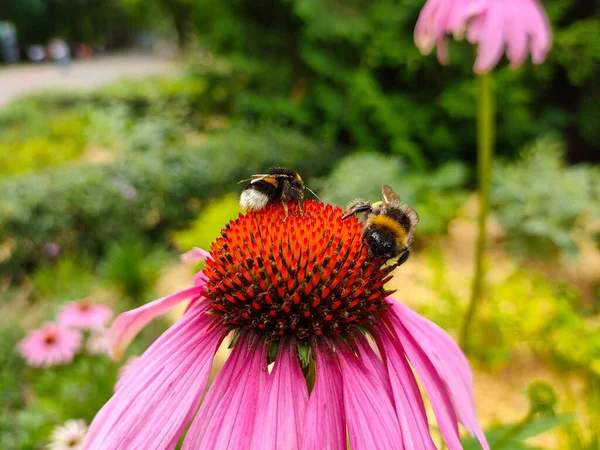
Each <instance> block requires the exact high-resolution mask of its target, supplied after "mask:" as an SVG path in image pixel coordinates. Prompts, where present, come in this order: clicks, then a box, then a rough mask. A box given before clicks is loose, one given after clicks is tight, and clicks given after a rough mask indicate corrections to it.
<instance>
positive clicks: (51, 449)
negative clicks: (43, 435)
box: [46, 419, 87, 450]
mask: <svg viewBox="0 0 600 450" xmlns="http://www.w3.org/2000/svg"><path fill="white" fill-rule="evenodd" d="M85 433H87V425H86V424H85V421H84V420H81V419H80V420H75V419H71V420H67V422H65V424H64V425H61V426H59V427H56V428H55V429H54V430H53V431H52V436H51V437H50V443H49V444H48V446H47V447H46V448H47V449H48V450H80V449H81V448H82V445H83V440H84V438H85Z"/></svg>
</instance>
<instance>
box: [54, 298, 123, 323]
mask: <svg viewBox="0 0 600 450" xmlns="http://www.w3.org/2000/svg"><path fill="white" fill-rule="evenodd" d="M111 317H112V310H111V309H110V308H109V307H108V306H104V305H98V304H96V303H94V302H93V301H92V300H90V299H88V298H84V299H81V300H77V301H75V302H70V303H67V304H66V305H65V306H63V309H62V311H61V313H60V315H59V318H58V322H59V323H60V324H61V325H63V326H67V327H75V328H81V329H84V330H89V329H94V328H96V329H101V328H104V327H105V326H106V325H107V323H108V321H109V320H110V319H111Z"/></svg>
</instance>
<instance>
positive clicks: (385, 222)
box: [367, 214, 408, 245]
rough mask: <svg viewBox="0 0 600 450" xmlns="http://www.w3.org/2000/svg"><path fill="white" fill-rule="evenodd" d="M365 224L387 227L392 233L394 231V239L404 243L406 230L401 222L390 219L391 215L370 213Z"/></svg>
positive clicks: (406, 235)
mask: <svg viewBox="0 0 600 450" xmlns="http://www.w3.org/2000/svg"><path fill="white" fill-rule="evenodd" d="M367 225H368V226H370V225H379V226H380V227H384V228H387V229H389V230H390V231H392V233H394V236H396V239H397V240H398V242H400V244H402V245H406V239H407V237H408V234H407V233H406V230H405V229H404V227H403V226H402V225H401V224H399V223H398V222H397V221H396V220H394V219H392V218H391V217H389V216H385V215H383V214H381V215H378V216H375V215H372V216H370V217H369V220H368V222H367Z"/></svg>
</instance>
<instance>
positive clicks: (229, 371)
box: [182, 335, 268, 450]
mask: <svg viewBox="0 0 600 450" xmlns="http://www.w3.org/2000/svg"><path fill="white" fill-rule="evenodd" d="M266 351H267V346H266V343H265V341H264V339H262V338H261V337H258V336H255V335H247V336H242V337H240V339H239V340H238V342H237V343H236V345H235V347H234V349H233V352H232V353H231V356H230V357H229V359H228V360H227V362H226V363H225V365H224V366H223V368H222V369H221V371H220V372H219V374H218V375H217V378H216V379H215V381H214V383H213V385H212V386H211V388H210V390H209V391H208V394H207V395H206V398H205V399H204V402H203V403H202V406H201V407H200V410H199V411H198V414H197V415H196V417H195V418H194V421H193V422H192V425H191V426H190V428H189V430H188V432H187V435H186V437H185V440H184V442H183V447H182V449H183V450H238V449H247V448H250V443H251V440H252V434H253V431H254V422H255V419H256V417H257V416H256V411H257V407H258V400H259V399H260V398H262V396H263V395H264V389H265V384H266V380H267V375H268V368H267V355H266Z"/></svg>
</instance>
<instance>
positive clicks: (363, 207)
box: [342, 201, 373, 220]
mask: <svg viewBox="0 0 600 450" xmlns="http://www.w3.org/2000/svg"><path fill="white" fill-rule="evenodd" d="M372 210H373V207H372V206H371V203H370V202H367V201H357V202H353V203H351V204H350V205H348V209H347V210H346V211H345V212H344V215H343V216H342V220H344V219H347V218H348V217H350V216H353V215H354V214H360V213H363V212H371V211H372Z"/></svg>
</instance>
